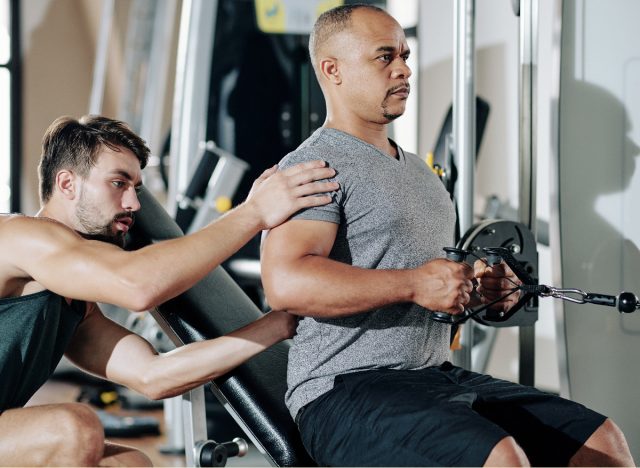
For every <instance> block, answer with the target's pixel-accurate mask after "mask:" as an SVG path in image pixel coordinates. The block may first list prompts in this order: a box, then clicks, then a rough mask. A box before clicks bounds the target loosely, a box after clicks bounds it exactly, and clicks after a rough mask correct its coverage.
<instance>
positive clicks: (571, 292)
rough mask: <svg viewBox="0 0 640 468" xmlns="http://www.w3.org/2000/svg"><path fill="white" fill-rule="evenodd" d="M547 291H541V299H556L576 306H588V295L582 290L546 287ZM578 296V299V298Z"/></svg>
mask: <svg viewBox="0 0 640 468" xmlns="http://www.w3.org/2000/svg"><path fill="white" fill-rule="evenodd" d="M545 289H546V291H540V292H539V293H538V294H539V295H540V297H555V298H556V299H562V300H563V301H568V302H573V303H575V304H586V303H587V296H588V294H587V293H586V292H584V291H583V290H581V289H576V288H554V287H553V286H545ZM576 296H577V297H576Z"/></svg>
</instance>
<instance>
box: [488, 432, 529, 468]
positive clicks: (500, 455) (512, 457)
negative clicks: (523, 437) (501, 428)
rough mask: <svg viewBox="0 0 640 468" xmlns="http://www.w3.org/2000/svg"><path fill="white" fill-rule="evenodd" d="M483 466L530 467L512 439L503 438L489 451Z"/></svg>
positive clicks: (522, 452) (520, 449)
mask: <svg viewBox="0 0 640 468" xmlns="http://www.w3.org/2000/svg"><path fill="white" fill-rule="evenodd" d="M484 466H531V465H530V464H529V460H528V459H527V456H526V455H525V453H524V450H522V448H521V447H520V446H519V445H518V444H517V443H516V441H515V439H514V438H513V437H505V438H504V439H502V440H501V441H500V442H498V443H497V444H496V445H495V446H494V447H493V450H491V453H490V454H489V456H488V457H487V460H486V461H485V462H484Z"/></svg>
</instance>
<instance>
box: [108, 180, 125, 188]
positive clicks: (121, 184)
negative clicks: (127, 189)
mask: <svg viewBox="0 0 640 468" xmlns="http://www.w3.org/2000/svg"><path fill="white" fill-rule="evenodd" d="M111 183H112V184H113V186H114V187H116V188H122V187H124V182H122V181H121V180H114V181H113V182H111Z"/></svg>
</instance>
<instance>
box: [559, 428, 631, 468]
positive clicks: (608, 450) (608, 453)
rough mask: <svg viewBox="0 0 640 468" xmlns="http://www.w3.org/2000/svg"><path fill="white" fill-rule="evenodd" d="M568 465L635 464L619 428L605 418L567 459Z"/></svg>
mask: <svg viewBox="0 0 640 468" xmlns="http://www.w3.org/2000/svg"><path fill="white" fill-rule="evenodd" d="M569 466H635V463H634V461H633V456H632V455H631V451H630V450H629V445H628V444H627V440H626V439H625V437H624V434H623V433H622V431H621V430H620V428H619V427H618V426H617V425H616V424H615V423H614V422H613V421H612V420H611V419H607V420H606V421H605V422H604V423H602V425H601V426H600V427H599V428H598V429H597V430H596V431H595V432H594V433H593V434H591V437H589V438H588V439H587V441H586V442H585V443H584V445H583V446H582V447H581V448H580V450H578V451H577V452H576V454H575V455H574V456H573V457H572V458H571V460H570V461H569Z"/></svg>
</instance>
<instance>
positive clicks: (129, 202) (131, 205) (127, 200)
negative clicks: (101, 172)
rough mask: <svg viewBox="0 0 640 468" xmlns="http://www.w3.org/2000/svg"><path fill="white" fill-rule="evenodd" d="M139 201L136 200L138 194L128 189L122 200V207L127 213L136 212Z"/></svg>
mask: <svg viewBox="0 0 640 468" xmlns="http://www.w3.org/2000/svg"><path fill="white" fill-rule="evenodd" d="M140 206H141V205H140V200H139V199H138V193H137V192H136V189H135V188H134V187H130V188H129V190H127V191H126V192H125V195H124V198H123V200H122V207H123V208H124V209H125V210H127V211H138V210H139V209H140Z"/></svg>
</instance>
